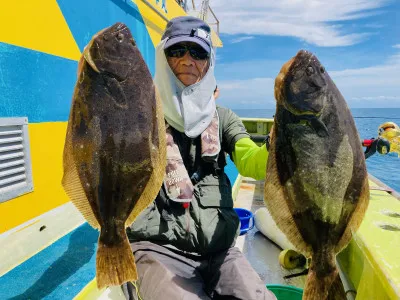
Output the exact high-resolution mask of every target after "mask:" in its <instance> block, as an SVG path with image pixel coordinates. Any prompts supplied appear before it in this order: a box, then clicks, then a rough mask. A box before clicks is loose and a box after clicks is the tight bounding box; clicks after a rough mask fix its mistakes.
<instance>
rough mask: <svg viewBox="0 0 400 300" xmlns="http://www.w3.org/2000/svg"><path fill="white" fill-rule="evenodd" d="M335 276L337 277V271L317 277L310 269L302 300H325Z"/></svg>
mask: <svg viewBox="0 0 400 300" xmlns="http://www.w3.org/2000/svg"><path fill="white" fill-rule="evenodd" d="M336 276H339V275H338V270H337V269H335V270H334V271H332V272H330V273H328V274H324V275H318V274H317V272H316V271H315V270H314V269H313V268H310V270H309V271H308V275H307V279H306V284H305V286H304V292H303V300H315V299H319V300H327V299H328V294H329V290H330V288H331V285H332V283H333V281H334V280H335V277H336Z"/></svg>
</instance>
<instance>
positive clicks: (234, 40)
mask: <svg viewBox="0 0 400 300" xmlns="http://www.w3.org/2000/svg"><path fill="white" fill-rule="evenodd" d="M252 39H254V36H241V37H238V38H236V39H233V40H232V41H231V43H232V44H237V43H240V42H243V41H247V40H252Z"/></svg>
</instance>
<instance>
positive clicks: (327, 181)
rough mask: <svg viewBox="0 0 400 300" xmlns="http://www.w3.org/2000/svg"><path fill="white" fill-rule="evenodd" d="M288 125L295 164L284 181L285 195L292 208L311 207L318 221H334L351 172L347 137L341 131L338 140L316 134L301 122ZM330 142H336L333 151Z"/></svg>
mask: <svg viewBox="0 0 400 300" xmlns="http://www.w3.org/2000/svg"><path fill="white" fill-rule="evenodd" d="M288 129H289V131H290V132H291V142H292V147H293V150H294V153H295V156H296V164H297V166H296V169H295V172H294V175H293V177H292V178H291V179H290V180H289V181H288V182H287V184H286V188H287V192H288V195H289V198H291V199H292V201H294V202H295V203H294V205H295V207H296V211H298V212H302V211H305V210H307V209H310V208H311V209H312V210H313V211H314V212H315V214H314V215H315V216H318V218H319V219H320V220H321V221H324V222H328V223H331V224H338V223H339V221H340V216H341V213H342V210H343V206H345V205H346V199H344V196H345V193H346V190H347V187H348V184H349V182H350V180H351V177H352V173H353V153H352V148H351V146H350V144H349V137H348V136H347V135H343V139H342V140H341V141H338V140H335V141H333V140H330V139H329V137H325V138H323V137H319V136H318V135H317V134H316V133H315V131H314V130H313V129H312V128H310V127H308V126H306V125H302V124H290V125H288ZM330 143H339V147H338V148H337V151H336V153H332V151H331V153H330V151H329V150H330V149H329V145H330ZM335 148H336V147H335ZM299 195H301V198H302V199H299Z"/></svg>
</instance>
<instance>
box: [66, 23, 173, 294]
mask: <svg viewBox="0 0 400 300" xmlns="http://www.w3.org/2000/svg"><path fill="white" fill-rule="evenodd" d="M78 72H79V77H78V82H77V84H76V88H75V92H74V97H73V105H72V109H71V114H70V119H69V126H68V131H67V140H66V148H65V150H64V169H65V170H67V171H64V172H65V173H64V179H63V180H64V182H63V184H64V186H65V187H66V186H67V188H66V190H67V194H68V195H69V196H70V198H72V200H73V202H74V204H75V205H77V207H78V208H80V210H81V212H82V213H83V214H84V216H85V217H86V218H87V220H88V222H89V223H90V224H91V225H92V226H94V227H97V228H99V229H101V231H100V237H99V248H98V252H97V255H98V259H99V253H100V251H103V250H104V251H108V250H109V249H117V250H115V252H116V253H114V254H110V257H117V256H120V257H119V258H118V259H120V260H121V261H123V262H124V261H125V256H124V255H125V254H122V252H123V250H121V249H122V248H123V249H124V250H126V251H128V252H129V251H130V248H129V244H128V241H127V237H126V233H125V226H128V225H130V224H126V223H127V221H128V218H130V221H133V219H134V217H135V216H137V215H138V214H139V213H140V212H141V211H142V210H143V209H145V208H146V207H147V206H148V205H149V204H150V202H151V201H152V200H154V197H155V195H156V194H157V192H158V190H159V189H160V187H161V184H162V178H163V175H164V172H165V163H164V162H163V161H164V160H165V153H163V155H161V156H160V153H159V152H160V151H161V152H165V137H164V135H165V128H164V127H163V126H164V125H163V124H164V121H163V115H162V113H160V111H159V109H160V108H159V107H158V106H160V103H157V99H156V91H155V87H154V85H153V80H152V77H151V74H150V72H149V70H148V68H147V66H146V64H145V62H144V60H143V58H142V56H141V54H140V52H139V49H138V48H137V47H136V44H135V41H134V40H133V37H132V35H131V33H130V31H129V29H128V28H127V27H126V26H125V25H124V24H121V23H117V24H115V25H113V26H111V27H109V28H106V29H105V30H103V31H101V32H99V33H98V34H97V35H96V36H95V37H94V38H93V39H92V40H91V42H90V43H89V45H88V46H87V47H86V48H85V50H84V54H83V57H82V59H81V61H80V63H79V70H78ZM159 119H161V120H162V122H160V121H159ZM161 125H162V126H161ZM160 126H161V127H162V128H161V127H160ZM160 132H162V135H161V136H160ZM162 144H164V145H162ZM68 145H69V146H68ZM161 149H164V150H161ZM158 157H164V159H161V162H159V161H157V158H158ZM71 161H73V164H74V165H75V168H76V171H77V176H78V177H79V180H78V181H79V182H80V185H81V186H82V188H83V191H84V194H85V196H86V198H87V201H88V203H89V205H90V209H89V210H90V211H87V210H88V209H86V208H83V209H82V206H84V204H80V201H81V199H82V198H84V197H80V198H79V197H76V193H75V194H74V191H73V189H74V188H73V187H71V186H72V185H73V184H72V183H71V182H72V181H74V180H75V179H70V178H72V177H73V176H72V175H71V176H70V175H65V174H66V173H67V172H69V171H68V170H70V169H73V166H71V164H72V163H71ZM157 169H158V170H157ZM71 172H72V171H71ZM71 172H70V173H71ZM155 172H157V173H159V174H160V175H159V176H158V177H159V179H157V180H156V181H153V182H152V183H154V182H156V183H155V184H154V187H149V186H148V184H149V181H150V179H154V178H153V177H152V176H153V175H154V173H155ZM70 173H68V174H70ZM68 176H69V177H68ZM74 182H75V181H74ZM146 188H147V189H149V188H150V189H154V192H148V191H147V192H146V193H147V195H146V197H143V193H145V189H146ZM149 194H152V195H150V196H149ZM153 196H154V197H153ZM74 198H75V201H74ZM76 198H79V199H78V200H77V199H76ZM134 210H135V212H134ZM133 213H134V214H135V216H133ZM92 215H94V217H95V218H92V217H91V216H92ZM121 245H122V246H121ZM120 246H121V247H122V248H121V249H119V248H118V247H120ZM107 249H108V250H107ZM118 249H119V250H118ZM113 251H114V250H113ZM126 255H127V254H126ZM130 256H132V254H131V253H130ZM109 264H110V261H108V260H101V262H100V263H99V260H98V261H97V281H98V285H99V287H103V286H107V285H118V284H121V283H122V282H125V281H127V280H136V278H132V276H133V277H137V275H136V267H135V266H134V261H133V256H132V259H130V258H129V263H128V265H126V264H124V263H122V264H121V266H120V269H121V270H117V273H116V274H114V275H109V274H108V275H107V274H106V275H104V273H107V272H111V271H107V270H106V268H108V267H110V268H114V267H115V268H118V266H108V265H109ZM111 264H112V263H111ZM115 264H118V262H115ZM124 268H128V269H132V268H134V272H135V274H134V275H132V274H131V275H129V276H128V277H126V278H125V277H124V276H125V275H121V274H123V273H124V272H125V271H124V270H122V269H124ZM127 272H128V273H129V272H130V271H129V270H128V271H127ZM104 276H106V278H104ZM107 276H108V277H107ZM99 277H102V278H99ZM114 277H115V278H114Z"/></svg>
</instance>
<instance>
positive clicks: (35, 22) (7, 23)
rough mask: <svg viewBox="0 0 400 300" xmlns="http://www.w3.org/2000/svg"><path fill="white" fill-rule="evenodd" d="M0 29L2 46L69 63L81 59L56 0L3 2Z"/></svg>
mask: <svg viewBox="0 0 400 300" xmlns="http://www.w3.org/2000/svg"><path fill="white" fill-rule="evenodd" d="M21 2H22V3H21ZM0 28H1V29H2V30H1V31H0V42H2V43H6V44H12V45H15V46H19V47H23V48H27V49H31V50H36V51H40V52H44V53H48V54H52V55H56V56H60V57H63V58H68V59H71V60H78V59H79V57H80V55H81V54H80V50H79V48H78V45H77V44H76V42H75V39H74V37H73V36H72V34H71V31H70V29H69V27H68V24H67V22H66V21H65V19H64V16H63V14H62V12H61V10H60V8H59V6H58V4H57V1H56V0H40V1H29V0H20V1H6V2H4V3H2V8H1V10H0Z"/></svg>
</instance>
